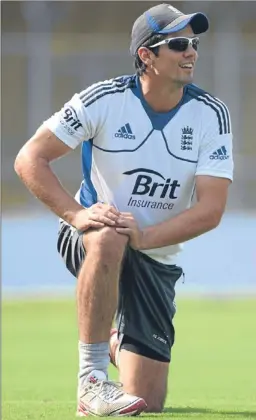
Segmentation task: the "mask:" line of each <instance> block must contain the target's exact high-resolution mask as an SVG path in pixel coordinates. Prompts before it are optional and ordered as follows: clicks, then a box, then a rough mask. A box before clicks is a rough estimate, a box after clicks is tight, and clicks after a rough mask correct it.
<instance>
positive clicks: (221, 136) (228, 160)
mask: <svg viewBox="0 0 256 420" xmlns="http://www.w3.org/2000/svg"><path fill="white" fill-rule="evenodd" d="M225 109H226V120H225V122H226V124H222V125H220V121H219V119H218V118H217V115H216V114H215V113H213V114H212V116H211V118H210V121H209V123H208V124H207V125H206V128H205V130H204V132H203V137H202V139H201V143H200V147H199V158H198V164H197V169H196V175H209V176H216V177H221V178H228V179H230V180H231V181H232V180H233V170H234V163H233V146H232V140H233V135H232V132H231V122H230V115H229V112H228V109H227V107H226V106H225Z"/></svg>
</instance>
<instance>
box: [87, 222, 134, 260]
mask: <svg viewBox="0 0 256 420" xmlns="http://www.w3.org/2000/svg"><path fill="white" fill-rule="evenodd" d="M127 243H128V236H126V235H121V234H120V233H117V232H116V231H115V228H112V227H107V226H105V227H103V228H102V229H97V230H96V229H92V230H89V231H88V232H85V233H84V235H83V244H84V247H85V250H86V252H87V253H88V252H90V251H91V250H93V252H94V253H98V254H100V255H101V256H102V257H104V256H106V258H111V257H112V256H113V257H116V259H120V257H122V256H123V253H124V250H125V247H126V245H127Z"/></svg>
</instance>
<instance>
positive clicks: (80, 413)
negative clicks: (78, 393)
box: [76, 398, 147, 417]
mask: <svg viewBox="0 0 256 420" xmlns="http://www.w3.org/2000/svg"><path fill="white" fill-rule="evenodd" d="M146 408H147V404H146V403H145V401H144V400H143V399H142V398H139V399H138V400H136V401H134V402H133V403H132V404H130V405H129V406H127V407H124V408H122V409H120V410H118V411H113V412H112V413H110V414H107V415H106V414H102V415H99V414H95V413H92V412H91V411H90V410H88V409H86V408H85V406H84V405H83V404H81V403H80V405H79V406H78V409H77V413H76V415H77V417H87V416H95V417H105V416H106V417H109V416H111V417H128V416H129V417H131V416H134V417H135V416H139V415H140V413H142V412H143V411H144V410H145V409H146Z"/></svg>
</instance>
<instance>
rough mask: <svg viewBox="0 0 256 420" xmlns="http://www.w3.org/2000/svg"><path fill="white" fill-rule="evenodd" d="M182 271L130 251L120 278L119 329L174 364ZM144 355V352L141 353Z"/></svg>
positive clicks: (124, 334)
mask: <svg viewBox="0 0 256 420" xmlns="http://www.w3.org/2000/svg"><path fill="white" fill-rule="evenodd" d="M181 274H182V269H181V268H180V267H177V266H175V265H173V266H167V265H165V264H161V263H159V262H157V261H155V260H152V259H151V258H149V257H148V256H147V255H145V254H143V253H141V252H138V251H134V250H132V249H130V248H128V249H127V252H126V256H125V259H124V261H123V268H122V272H121V277H120V290H119V303H118V310H117V319H116V324H117V329H118V333H119V336H121V335H123V336H128V337H131V338H132V339H134V340H137V341H138V342H140V343H141V344H142V345H144V346H147V347H148V348H149V349H151V350H152V351H154V352H155V353H156V354H158V355H159V356H160V358H159V359H158V360H159V361H161V360H162V358H164V360H165V361H170V353H171V347H172V345H173V343H174V334H175V332H174V327H173V323H172V320H173V317H174V314H175V303H174V298H175V284H176V282H177V280H178V279H179V278H180V276H181ZM141 354H142V355H144V354H143V352H142V353H141Z"/></svg>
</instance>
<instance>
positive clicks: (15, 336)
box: [2, 299, 256, 420]
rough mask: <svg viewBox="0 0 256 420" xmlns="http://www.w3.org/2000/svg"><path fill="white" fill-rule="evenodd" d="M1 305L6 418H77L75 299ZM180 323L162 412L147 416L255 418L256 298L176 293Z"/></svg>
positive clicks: (3, 385)
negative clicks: (195, 296)
mask: <svg viewBox="0 0 256 420" xmlns="http://www.w3.org/2000/svg"><path fill="white" fill-rule="evenodd" d="M2 313H3V319H2V343H3V344H2V418H3V420H39V419H47V420H51V419H54V420H68V419H75V415H74V412H75V408H76V402H75V399H76V375H77V330H76V311H75V304H74V302H72V301H53V300H52V301H50V300H48V301H27V302H25V301H24V302H23V301H16V302H8V301H6V302H3V305H2ZM175 326H176V344H175V347H174V350H173V364H172V366H171V371H170V379H169V392H168V397H167V401H166V409H165V412H164V413H163V414H161V415H143V419H144V420H146V419H152V418H154V417H161V418H164V419H169V418H170V419H181V420H183V419H192V420H196V419H204V420H210V419H212V420H220V419H237V420H240V419H241V420H242V419H243V420H246V419H253V418H256V300H254V299H247V300H209V299H205V300H178V311H177V315H176V318H175ZM111 376H112V378H116V377H117V376H116V372H115V371H114V370H111Z"/></svg>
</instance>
